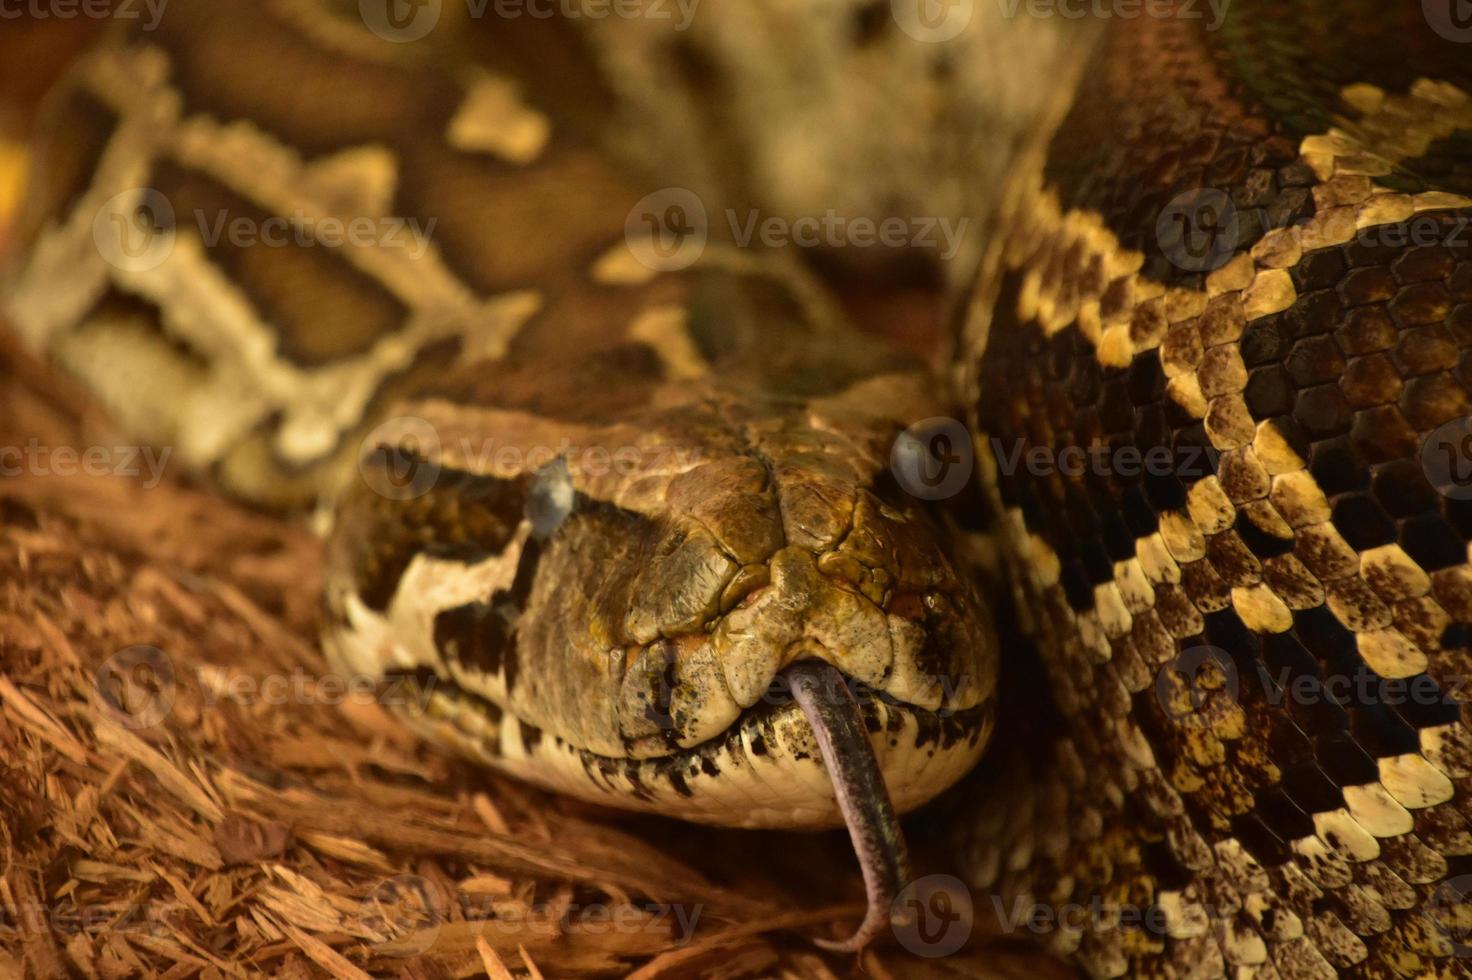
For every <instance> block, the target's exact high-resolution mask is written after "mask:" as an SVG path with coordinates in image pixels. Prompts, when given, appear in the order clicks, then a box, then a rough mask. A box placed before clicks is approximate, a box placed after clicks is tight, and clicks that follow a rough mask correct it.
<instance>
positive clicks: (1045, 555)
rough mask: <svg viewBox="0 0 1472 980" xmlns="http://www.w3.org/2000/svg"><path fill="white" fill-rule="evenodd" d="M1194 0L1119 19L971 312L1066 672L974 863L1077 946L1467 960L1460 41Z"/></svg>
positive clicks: (982, 412)
mask: <svg viewBox="0 0 1472 980" xmlns="http://www.w3.org/2000/svg"><path fill="white" fill-rule="evenodd" d="M1430 6H1435V5H1430ZM1186 10H1187V8H1185V7H1182V8H1179V9H1178V10H1177V12H1176V13H1177V16H1174V17H1171V18H1165V19H1149V18H1145V19H1141V20H1140V21H1138V22H1134V23H1129V24H1126V23H1120V24H1118V25H1116V29H1114V30H1113V31H1112V32H1111V34H1110V36H1109V37H1108V39H1107V41H1106V43H1104V45H1103V46H1102V47H1101V49H1100V50H1099V52H1098V54H1097V57H1096V59H1095V60H1094V62H1093V63H1092V64H1091V65H1090V67H1089V68H1088V69H1087V70H1086V71H1085V73H1084V76H1083V80H1082V82H1081V85H1080V89H1079V94H1078V96H1077V98H1076V100H1075V102H1074V104H1073V106H1072V109H1071V110H1070V111H1069V112H1068V114H1067V115H1066V116H1065V117H1064V118H1063V119H1062V121H1061V123H1060V124H1059V125H1058V127H1057V129H1056V132H1055V133H1054V135H1053V137H1052V140H1051V144H1050V145H1048V146H1046V147H1044V148H1042V149H1040V151H1039V153H1038V155H1037V157H1036V160H1035V163H1034V165H1033V166H1031V167H1029V168H1026V169H1025V171H1024V172H1023V173H1022V174H1020V175H1019V180H1018V185H1017V188H1016V191H1015V193H1014V196H1013V198H1012V200H1011V202H1010V205H1009V206H1010V208H1011V212H1010V213H1011V214H1012V216H1013V220H1014V224H1013V225H1012V227H1013V228H1014V231H1013V232H1012V233H1011V234H1010V235H1009V236H1007V237H1006V238H1005V239H1004V240H1002V241H1000V242H998V243H997V245H996V248H995V250H994V253H993V255H992V256H991V260H990V262H989V264H988V267H987V269H986V271H985V272H984V274H983V276H982V280H981V282H980V284H979V286H978V294H977V297H976V299H975V301H974V303H973V306H972V310H973V314H972V316H971V317H970V318H969V320H968V322H967V323H966V324H965V326H964V328H963V336H962V338H961V340H960V343H961V346H962V348H963V350H965V351H967V352H968V354H967V355H966V356H965V357H964V358H963V365H964V366H963V374H964V376H965V380H964V382H963V383H964V384H965V385H966V386H967V387H968V389H969V391H970V400H971V403H972V405H973V412H972V416H971V421H972V423H973V424H974V426H975V429H976V431H977V433H978V441H979V442H980V443H981V444H982V449H981V451H982V454H983V456H984V457H985V459H984V465H985V466H986V467H987V468H989V470H990V475H991V477H992V480H991V499H992V504H993V507H994V509H995V515H996V522H997V529H998V532H999V535H1000V537H1001V538H1002V539H1003V540H1004V541H1005V542H1007V546H1008V549H1009V550H1010V552H1011V554H1012V555H1013V557H1014V559H1015V562H1014V565H1013V568H1014V570H1015V575H1014V583H1015V588H1016V592H1017V596H1018V607H1019V610H1020V612H1019V616H1020V618H1021V619H1022V620H1023V622H1024V628H1025V630H1026V631H1027V632H1029V633H1030V635H1031V637H1032V639H1033V640H1034V642H1035V644H1036V650H1037V652H1038V654H1039V655H1040V656H1041V659H1042V661H1043V664H1044V667H1045V671H1044V676H1043V677H1042V678H1040V679H1038V680H1037V681H1036V682H1035V686H1034V688H1033V690H1032V694H1031V695H1030V696H1032V697H1036V698H1038V699H1043V700H1046V701H1048V702H1051V705H1052V706H1053V711H1052V712H1051V713H1049V714H1048V715H1047V716H1046V717H1047V718H1048V721H1046V722H1044V723H1043V725H1042V726H1041V729H1042V730H1040V731H1039V730H1036V729H1035V730H1034V734H1035V735H1036V736H1039V737H1040V738H1041V740H1042V741H1043V743H1044V744H1045V745H1049V746H1050V747H1049V749H1048V750H1047V752H1046V754H1045V755H1044V756H1042V757H1045V758H1047V759H1049V760H1050V761H1047V762H1044V763H1042V764H1041V765H1040V764H1039V762H1038V760H1039V758H1040V756H1039V748H1038V741H1037V740H1036V739H1035V740H1033V741H1031V742H1030V743H1029V744H1028V745H1027V746H1026V747H1025V758H1026V760H1027V772H1026V773H1023V772H1022V771H1021V770H1020V769H1018V768H1017V763H1016V756H1017V754H1022V753H1021V750H1020V749H1019V748H1016V747H1014V748H1009V747H1008V746H1007V745H1006V744H1003V745H1000V746H998V753H997V758H996V760H995V762H994V763H993V764H992V771H991V772H990V773H988V774H984V778H987V777H989V778H991V779H995V780H1002V781H1004V782H1008V781H1010V782H1009V785H1012V786H1014V787H1015V788H1016V790H1017V792H1018V793H1019V794H1020V800H1019V798H1018V797H1009V796H1008V794H1006V793H1003V794H1001V798H1002V799H1005V800H1006V802H1005V803H1003V802H1001V801H1000V800H999V801H998V802H997V803H995V804H994V805H990V806H983V808H982V812H981V814H980V818H979V819H977V820H976V821H975V822H974V823H972V824H971V825H970V826H969V828H967V829H966V830H964V831H963V837H964V839H965V843H964V844H963V849H964V851H965V854H966V863H967V865H968V867H969V869H970V872H971V878H972V882H973V884H975V885H977V886H979V887H980V888H981V889H983V890H984V893H985V894H993V895H999V896H1001V897H1002V899H1003V901H1002V906H1003V907H1005V908H1006V909H1008V910H1009V911H1011V910H1016V909H1021V910H1022V912H1023V914H1024V915H1025V914H1026V911H1027V909H1028V907H1029V906H1028V904H1027V903H1028V902H1029V901H1037V902H1041V903H1043V904H1044V905H1045V906H1047V907H1048V908H1050V909H1058V908H1060V907H1064V906H1068V905H1070V904H1072V905H1073V906H1074V907H1075V908H1080V907H1081V908H1082V909H1083V910H1084V911H1082V912H1079V913H1078V914H1075V915H1072V916H1070V917H1069V927H1068V928H1058V927H1056V926H1048V925H1046V924H1045V925H1042V926H1040V927H1038V931H1039V932H1041V933H1042V934H1043V935H1044V936H1045V938H1046V939H1047V940H1048V942H1049V945H1050V946H1051V947H1052V948H1054V949H1055V950H1057V951H1059V952H1061V953H1067V954H1070V955H1073V956H1075V957H1076V958H1077V960H1078V962H1079V963H1080V964H1081V965H1082V966H1083V967H1084V968H1085V969H1086V970H1087V971H1088V972H1089V973H1090V974H1091V975H1095V976H1199V977H1219V976H1228V975H1252V976H1281V977H1321V976H1322V977H1328V976H1333V975H1335V972H1336V971H1338V973H1339V975H1342V976H1355V977H1390V976H1405V977H1412V976H1417V977H1420V976H1441V977H1464V976H1467V975H1468V969H1469V963H1472V961H1469V960H1468V959H1467V958H1466V957H1467V954H1468V953H1469V951H1472V950H1469V948H1468V942H1469V940H1472V934H1469V931H1468V926H1469V925H1472V921H1469V915H1472V907H1469V904H1468V900H1467V893H1468V892H1469V890H1472V877H1469V873H1472V833H1469V825H1468V818H1469V817H1472V804H1469V790H1472V735H1469V732H1468V728H1467V725H1468V722H1469V715H1468V708H1467V701H1468V699H1467V693H1466V686H1465V683H1464V682H1465V679H1466V677H1467V676H1468V671H1469V667H1472V659H1469V656H1468V634H1467V630H1468V628H1469V627H1468V624H1469V623H1472V568H1469V566H1468V564H1467V562H1468V550H1467V543H1468V540H1469V539H1472V501H1469V499H1468V494H1467V493H1466V492H1465V486H1464V484H1462V483H1459V482H1458V481H1457V479H1455V478H1453V477H1452V476H1450V475H1449V472H1448V463H1449V462H1450V465H1451V466H1453V467H1454V466H1458V465H1460V466H1462V467H1466V466H1467V465H1468V463H1469V460H1467V459H1466V458H1465V457H1462V456H1461V455H1460V454H1461V452H1462V448H1461V447H1462V445H1463V443H1462V433H1463V432H1464V431H1465V422H1464V420H1465V419H1466V417H1467V416H1468V414H1469V412H1472V394H1469V393H1472V375H1469V374H1468V373H1467V365H1468V363H1469V360H1468V355H1469V352H1472V317H1469V314H1472V230H1469V227H1468V224H1469V222H1468V219H1469V215H1472V201H1469V199H1468V198H1467V196H1466V195H1467V194H1468V193H1469V192H1472V186H1469V184H1468V172H1469V171H1468V166H1469V159H1472V155H1469V148H1472V48H1469V47H1468V45H1467V44H1465V43H1457V42H1455V41H1453V40H1451V39H1450V38H1448V37H1447V36H1444V34H1443V33H1438V32H1437V30H1436V29H1435V27H1436V25H1435V24H1433V23H1432V21H1431V20H1430V19H1428V18H1429V14H1428V15H1424V16H1423V12H1422V10H1421V9H1420V5H1418V4H1400V5H1387V4H1350V5H1345V4H1336V5H1330V4H1321V3H1308V2H1304V3H1291V4H1267V3H1234V4H1233V5H1232V6H1231V9H1230V13H1229V16H1228V17H1227V19H1226V21H1225V22H1224V24H1223V25H1222V27H1221V29H1220V30H1219V31H1208V30H1205V29H1204V21H1201V20H1193V19H1191V18H1190V17H1189V16H1186V15H1185V11H1186ZM1443 30H1444V31H1445V30H1446V29H1445V27H1444V25H1443ZM1147 79H1148V80H1149V81H1148V83H1146V82H1145V80H1147ZM1224 202H1229V204H1226V203H1224ZM1418 236H1419V237H1418ZM1448 425H1449V426H1450V427H1451V428H1450V429H1447V428H1443V427H1444V426H1448ZM1095 445H1099V446H1102V447H1105V448H1106V450H1107V453H1108V455H1107V456H1105V457H1104V460H1105V462H1104V464H1103V465H1102V466H1096V465H1095V464H1093V463H1090V462H1086V463H1085V464H1084V465H1083V466H1082V467H1079V466H1076V465H1075V466H1074V467H1072V468H1070V467H1069V466H1068V465H1067V464H1068V460H1067V459H1066V457H1064V456H1063V455H1061V454H1062V453H1063V451H1064V450H1065V449H1066V447H1070V446H1076V447H1091V446H1095ZM1039 448H1043V449H1046V450H1047V452H1046V453H1045V454H1044V456H1045V457H1046V458H1050V459H1057V460H1058V462H1059V466H1058V467H1057V468H1056V469H1055V468H1050V467H1049V466H1047V465H1044V466H1043V467H1041V468H1039V467H1037V466H1029V464H1027V463H1026V462H1017V460H1023V461H1025V460H1027V459H1028V458H1030V457H1029V453H1031V452H1034V451H1036V450H1038V449H1039ZM1152 450H1154V452H1155V455H1154V458H1155V460H1156V463H1155V464H1154V465H1150V464H1149V460H1150V459H1151V453H1152ZM1448 450H1449V451H1450V456H1448V455H1447V451H1448ZM1019 452H1020V455H1017V454H1018V453H1019ZM1142 457H1143V458H1144V460H1145V463H1144V464H1142V463H1141V458H1142ZM1132 461H1133V462H1132ZM1003 685H1004V686H1003V690H1004V691H1005V692H1007V693H1006V697H1007V698H1008V699H1010V698H1012V697H1014V696H1017V694H1018V691H1017V689H1016V688H1014V687H1012V686H1010V685H1009V683H1008V681H1007V679H1006V677H1005V676H1004V682H1003ZM1001 730H1004V731H1005V730H1009V729H1008V725H1007V722H1006V721H1005V719H1004V721H1003V722H1002V723H1001ZM1009 752H1011V753H1013V755H1012V756H1010V758H1011V759H1012V760H1013V761H1012V762H1011V763H1009V761H1008V760H1009ZM1009 765H1011V766H1012V767H1013V768H1012V772H1011V773H1010V774H1009V773H1008V767H1009ZM1039 769H1041V770H1042V771H1043V772H1045V773H1047V774H1048V775H1047V776H1046V777H1044V778H1042V779H1039V778H1037V777H1036V773H1037V772H1038V770H1039ZM992 798H993V799H997V796H996V795H993V797H992ZM1018 903H1021V904H1018Z"/></svg>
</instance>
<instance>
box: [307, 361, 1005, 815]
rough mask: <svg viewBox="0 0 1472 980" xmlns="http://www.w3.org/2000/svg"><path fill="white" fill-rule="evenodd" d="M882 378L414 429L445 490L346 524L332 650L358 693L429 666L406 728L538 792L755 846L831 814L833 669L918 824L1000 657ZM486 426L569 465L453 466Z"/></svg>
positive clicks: (978, 743)
mask: <svg viewBox="0 0 1472 980" xmlns="http://www.w3.org/2000/svg"><path fill="white" fill-rule="evenodd" d="M876 384H879V385H881V387H877V388H876V387H872V386H871V387H869V388H868V389H862V386H860V389H858V390H851V392H850V393H849V394H847V395H846V396H844V397H836V398H831V399H827V400H822V399H817V400H807V401H802V402H798V401H790V402H781V401H769V402H758V401H755V400H752V399H749V398H741V399H738V398H735V397H730V396H717V395H710V396H708V397H705V398H702V399H698V400H692V401H687V402H685V403H683V404H679V405H677V406H673V407H663V408H660V409H658V410H650V411H649V412H648V413H646V414H645V415H643V416H640V417H634V418H631V419H630V421H629V422H628V423H626V424H621V425H617V426H604V427H599V428H592V427H584V428H581V429H576V430H573V429H570V428H569V427H568V426H566V425H563V426H561V427H554V425H553V423H550V422H548V423H539V422H537V421H535V420H532V419H529V418H528V416H527V415H526V414H525V413H495V412H486V411H481V412H479V413H477V414H476V416H475V418H474V419H473V421H472V420H467V419H466V418H463V417H461V416H463V413H461V416H457V415H456V414H455V413H454V412H452V411H451V410H450V409H448V408H443V409H441V410H439V411H441V414H439V415H435V414H433V412H431V409H430V407H426V409H425V413H426V414H425V416H424V419H421V420H417V421H420V422H422V421H426V420H427V421H428V422H429V423H430V424H431V425H432V426H433V428H434V431H435V432H436V433H437V435H438V439H437V442H438V443H439V444H440V445H441V446H442V447H444V451H443V452H442V453H441V454H440V455H439V456H437V457H436V458H435V459H433V460H432V461H427V462H430V463H431V464H432V466H433V472H434V474H435V479H434V481H433V484H432V486H431V487H430V488H429V489H428V490H427V491H425V492H423V493H422V494H420V495H418V496H416V497H414V499H412V500H408V501H397V500H391V499H386V498H385V497H384V495H383V494H381V493H374V492H372V491H371V490H368V491H365V490H364V489H363V488H362V487H354V488H350V490H349V491H348V493H347V495H346V499H345V500H344V502H343V504H342V505H341V506H340V507H339V521H338V528H337V532H336V534H335V536H334V541H335V544H334V547H333V551H332V553H333V560H332V565H333V568H334V570H335V571H334V572H333V575H332V582H333V583H334V584H333V585H332V586H331V587H330V589H329V593H330V598H329V602H330V605H331V608H332V612H333V618H334V622H335V623H336V628H335V629H334V630H333V631H332V636H331V637H330V638H329V639H330V643H329V646H330V648H332V649H334V650H336V651H337V652H338V655H339V659H340V661H341V662H343V663H345V664H347V665H349V666H350V667H351V669H353V670H354V671H356V672H363V673H372V674H374V675H382V674H384V673H387V672H392V671H399V672H416V671H417V673H418V676H419V677H420V678H421V679H422V680H423V681H424V682H425V684H426V685H427V686H429V687H431V688H432V691H430V693H429V696H428V697H427V700H426V701H425V702H424V704H425V705H426V710H425V711H424V712H423V713H422V714H421V715H420V716H419V717H418V719H417V720H416V724H418V725H420V726H421V727H428V728H431V729H433V731H432V734H434V735H435V736H436V737H437V738H440V739H442V740H448V741H450V742H452V743H454V744H457V745H459V746H460V747H461V748H463V749H465V750H467V751H469V752H471V753H472V754H474V755H475V756H477V757H478V758H481V759H483V760H485V761H487V762H490V763H492V764H493V765H496V766H498V767H500V768H503V769H506V770H509V771H511V772H513V773H514V774H516V775H518V776H520V777H522V778H526V779H529V780H531V781H534V782H537V783H540V784H543V785H546V786H549V787H552V788H555V789H557V790H559V791H562V792H566V793H571V794H574V795H578V796H582V797H585V798H588V799H592V800H595V801H598V802H601V803H605V804H612V805H615V806H621V807H627V808H633V809H644V810H652V811H657V812H660V813H663V814H665V815H671V816H678V817H684V818H686V819H691V820H696V821H701V822H707V823H715V824H725V825H737V826H753V827H754V826H784V827H791V826H813V827H816V826H831V825H837V824H839V823H841V822H842V820H843V814H842V813H841V812H840V808H839V805H838V802H837V800H836V797H835V792H834V788H833V784H832V781H831V779H830V778H829V776H828V774H827V773H826V771H825V767H824V765H823V763H822V762H821V761H820V753H819V751H818V745H817V742H816V740H815V738H814V733H813V730H812V726H811V724H810V722H809V720H808V719H807V718H806V717H805V715H804V713H803V711H802V710H801V707H800V705H798V704H797V703H796V701H795V699H794V697H793V696H792V690H791V683H790V677H789V673H790V669H791V668H792V667H793V665H795V664H799V663H813V662H816V663H822V664H827V665H830V666H831V667H832V668H833V671H834V672H833V673H832V674H830V675H827V676H829V677H830V678H831V677H834V676H836V677H840V678H842V683H843V685H844V687H845V689H846V693H847V695H848V696H850V697H851V698H852V700H853V701H854V702H855V704H856V705H857V710H858V711H859V712H860V713H861V716H862V719H863V724H864V726H865V728H866V729H867V731H868V734H869V740H870V743H871V745H872V750H873V753H874V755H875V758H876V760H877V765H878V768H879V771H880V772H881V773H882V776H883V780H884V783H885V784H886V785H887V787H888V790H889V795H890V797H891V798H892V800H893V802H894V805H895V806H896V807H897V808H898V809H899V810H901V811H904V810H908V809H911V808H913V807H915V806H918V805H920V804H921V803H923V802H925V801H926V800H928V799H930V798H931V797H933V796H934V795H935V794H937V793H939V792H940V791H941V790H943V789H945V788H946V787H947V786H949V785H950V784H951V783H953V782H954V781H955V780H956V779H958V778H959V777H960V776H961V775H962V774H964V773H965V772H966V771H967V770H968V769H969V768H970V767H971V766H972V765H973V764H974V762H975V761H976V760H977V758H978V757H979V755H980V753H981V751H982V749H983V747H984V745H985V743H986V740H987V736H988V734H989V732H990V728H991V724H992V715H993V712H992V709H993V693H994V686H995V680H996V670H997V650H996V645H995V641H994V639H993V636H992V632H991V627H990V623H989V621H988V614H987V610H986V607H985V605H984V604H983V603H982V601H981V600H980V599H979V597H978V596H977V594H976V592H975V589H974V587H973V586H972V585H971V583H970V582H969V580H968V578H967V577H966V576H965V575H964V574H963V572H962V570H961V569H960V567H959V565H958V559H957V555H956V547H955V535H954V534H953V533H952V532H951V531H950V529H949V528H948V525H947V524H946V523H945V521H944V520H943V518H942V517H940V516H938V515H937V514H936V513H934V512H933V511H932V510H931V509H930V507H929V505H928V504H927V503H926V502H925V501H922V500H919V499H917V498H915V497H912V496H910V495H908V494H906V493H905V492H904V491H903V490H902V489H900V487H899V485H898V484H897V483H896V481H895V480H894V479H893V478H892V477H891V475H890V474H889V472H888V465H889V458H890V448H891V446H892V444H893V442H894V439H895V437H896V436H897V435H898V433H899V432H900V431H902V430H903V429H904V427H905V425H906V424H907V422H908V420H909V419H912V418H915V417H923V415H920V414H918V413H919V412H921V410H922V409H921V407H920V406H921V405H923V404H924V401H923V398H922V397H921V389H920V387H919V385H920V384H921V383H920V382H919V381H918V380H914V381H912V380H910V379H909V378H908V377H907V376H898V375H897V376H894V377H892V378H889V379H883V378H881V379H878V380H877V381H876ZM883 385H889V386H892V387H890V388H885V387H882V386H883ZM897 405H898V406H900V407H901V408H902V409H908V411H899V410H896V409H895V408H894V406H897ZM875 406H885V408H883V409H880V408H876V407H875ZM540 424H545V425H546V426H547V428H546V429H545V430H541V431H539V430H538V429H537V426H538V425H540ZM472 428H473V431H474V432H476V433H477V434H479V436H480V438H481V439H490V440H494V443H495V445H497V446H500V447H505V446H509V445H516V446H523V447H525V446H530V445H549V446H559V445H562V446H568V447H572V448H570V449H565V450H564V451H562V452H560V453H559V454H558V455H556V456H555V457H554V458H552V460H551V461H550V462H547V461H545V459H543V460H540V461H537V465H536V466H535V467H531V466H522V467H521V468H520V469H518V468H517V467H516V466H514V465H510V464H509V463H508V464H507V465H505V466H503V467H502V468H500V469H497V468H496V464H495V463H494V462H488V459H487V458H485V457H482V458H479V459H471V458H466V456H465V454H464V453H463V451H461V450H459V449H457V448H456V447H460V446H463V444H464V440H463V439H462V438H460V435H461V433H462V432H469V431H472ZM421 441H422V440H421ZM476 444H479V443H476ZM398 445H399V444H398V443H397V442H396V441H395V437H394V434H393V433H392V432H389V433H387V434H386V435H385V437H384V440H383V443H382V445H380V446H378V447H377V451H378V452H379V453H380V455H383V456H384V460H383V462H384V464H385V465H396V464H402V463H403V460H401V459H397V458H395V453H396V452H398V450H397V449H395V448H394V447H396V446H398ZM513 457H514V454H493V455H492V457H491V460H494V459H501V460H503V461H505V460H510V459H512V458H513ZM522 458H524V459H526V460H532V459H533V458H534V456H533V454H532V453H530V452H528V453H526V454H525V456H524V457H522ZM594 459H597V460H619V459H623V460H626V461H628V465H625V466H618V465H607V466H594V465H590V460H594ZM400 468H402V467H401V466H400ZM364 482H365V484H371V483H372V481H371V480H370V481H364Z"/></svg>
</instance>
